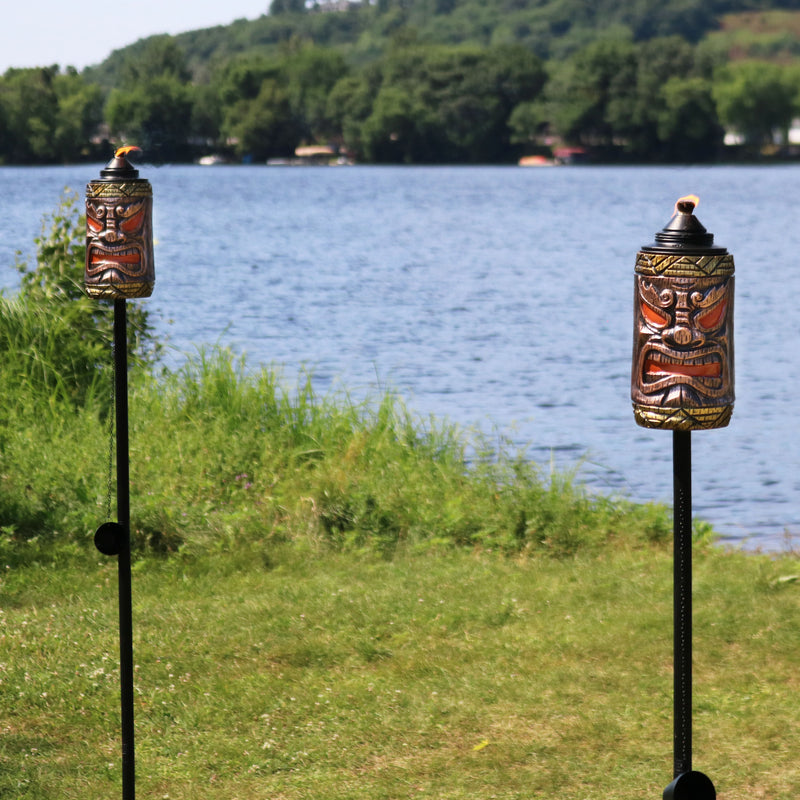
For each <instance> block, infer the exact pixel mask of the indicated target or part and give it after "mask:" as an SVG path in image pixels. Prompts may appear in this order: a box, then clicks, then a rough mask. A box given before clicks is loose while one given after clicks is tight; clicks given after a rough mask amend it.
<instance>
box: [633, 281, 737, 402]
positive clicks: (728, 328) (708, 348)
mask: <svg viewBox="0 0 800 800" xmlns="http://www.w3.org/2000/svg"><path fill="white" fill-rule="evenodd" d="M634 304H635V305H634V308H635V311H634V326H635V329H634V336H635V342H636V350H637V352H636V354H635V357H634V366H633V381H632V390H633V391H632V396H633V400H634V402H638V403H642V404H645V405H657V406H666V407H682V408H702V407H703V406H705V405H722V404H726V403H732V402H733V375H732V372H733V358H732V353H731V349H732V334H733V277H730V278H726V279H723V280H719V279H718V278H700V279H696V278H664V277H645V276H641V275H637V277H636V295H635V298H634Z"/></svg>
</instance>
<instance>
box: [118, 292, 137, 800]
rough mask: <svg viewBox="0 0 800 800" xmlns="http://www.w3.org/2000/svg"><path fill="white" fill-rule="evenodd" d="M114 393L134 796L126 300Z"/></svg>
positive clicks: (125, 735) (126, 724) (127, 794)
mask: <svg viewBox="0 0 800 800" xmlns="http://www.w3.org/2000/svg"><path fill="white" fill-rule="evenodd" d="M114 395H115V398H116V423H117V424H116V429H117V518H118V522H119V525H120V526H121V535H122V541H121V542H120V550H119V555H118V564H119V654H120V658H119V660H120V683H121V701H122V707H121V710H122V800H134V798H135V795H136V788H135V762H134V743H133V739H134V728H133V609H132V600H131V536H130V529H131V511H130V477H129V465H130V462H129V457H128V337H127V310H126V307H125V300H115V301H114Z"/></svg>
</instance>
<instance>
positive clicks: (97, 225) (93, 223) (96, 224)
mask: <svg viewBox="0 0 800 800" xmlns="http://www.w3.org/2000/svg"><path fill="white" fill-rule="evenodd" d="M86 224H87V225H88V227H90V228H91V229H92V230H93V231H94V232H95V233H100V231H101V230H103V223H102V222H100V220H98V219H95V218H94V217H92V216H90V215H88V214H87V216H86Z"/></svg>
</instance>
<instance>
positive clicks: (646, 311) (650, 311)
mask: <svg viewBox="0 0 800 800" xmlns="http://www.w3.org/2000/svg"><path fill="white" fill-rule="evenodd" d="M639 305H640V307H641V309H642V316H643V317H644V318H645V319H646V320H647V321H648V322H649V323H650V324H651V325H655V326H656V327H657V328H663V327H664V326H665V325H666V324H667V323H668V322H669V317H666V316H664V314H661V313H660V312H658V311H656V310H655V309H654V308H653V307H652V306H649V305H647V303H639Z"/></svg>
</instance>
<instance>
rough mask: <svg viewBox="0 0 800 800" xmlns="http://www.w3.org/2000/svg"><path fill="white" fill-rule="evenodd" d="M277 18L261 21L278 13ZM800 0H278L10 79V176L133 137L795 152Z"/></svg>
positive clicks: (461, 155)
mask: <svg viewBox="0 0 800 800" xmlns="http://www.w3.org/2000/svg"><path fill="white" fill-rule="evenodd" d="M266 10H267V9H266V8H265V11H266ZM796 116H800V0H784V2H774V1H773V2H768V1H767V0H627V1H623V0H375V2H374V3H359V2H348V1H347V0H318V2H316V3H314V4H311V3H310V2H309V1H308V0H273V2H272V5H271V7H270V8H269V13H265V14H264V15H263V16H261V17H260V18H259V19H256V20H238V21H236V22H234V23H233V24H231V25H228V26H220V27H215V28H210V29H204V30H197V31H188V32H186V33H184V34H180V35H178V36H175V37H171V36H167V35H164V36H155V37H151V38H149V39H144V40H140V41H138V42H133V43H131V45H130V46H129V47H126V48H124V49H122V50H119V51H116V52H115V53H113V54H111V56H110V57H108V58H107V59H106V60H105V61H104V62H103V63H101V64H99V65H97V66H95V67H92V68H90V69H87V70H85V71H84V72H83V73H77V72H76V71H75V70H68V69H60V68H59V67H58V66H50V67H43V68H41V69H35V70H9V71H8V72H7V73H6V74H5V75H4V76H3V77H2V78H0V163H35V162H47V161H50V162H63V161H74V160H76V159H80V158H97V157H98V156H101V157H102V156H105V155H107V154H108V153H109V152H110V150H111V147H112V143H114V142H118V141H123V140H124V141H126V142H135V143H138V144H140V145H142V146H143V147H144V148H145V149H146V150H147V151H148V154H149V157H151V158H153V159H155V160H177V161H183V160H191V159H193V158H196V157H197V156H199V155H202V154H208V153H217V154H220V155H223V156H225V157H227V158H229V159H231V160H234V161H238V160H251V161H253V162H257V163H259V162H263V161H265V160H267V159H269V158H276V157H288V156H291V155H293V153H294V151H295V149H296V148H297V147H298V146H299V145H303V144H328V145H332V146H333V147H334V148H335V149H338V150H339V151H341V152H344V153H346V154H347V155H349V156H350V157H352V158H354V159H355V160H358V161H364V162H388V163H485V162H508V161H513V160H516V159H517V158H518V157H519V156H520V155H523V154H533V153H540V154H543V155H551V154H552V151H553V149H554V148H555V147H559V146H561V147H563V146H568V147H577V148H581V149H583V150H584V151H585V152H586V153H587V154H588V155H589V156H590V157H592V158H594V159H596V160H604V161H607V160H627V161H647V162H675V161H699V160H714V159H720V158H725V157H731V155H732V154H733V152H734V150H733V149H732V148H730V147H727V148H726V147H723V135H724V132H725V131H726V130H727V131H728V132H729V133H730V134H731V135H736V136H737V137H738V139H737V141H739V142H741V147H740V148H738V149H737V150H736V153H737V155H741V154H742V151H744V153H745V154H746V155H747V156H748V157H756V156H759V155H763V154H764V153H774V152H779V153H782V154H790V153H791V150H790V149H789V148H788V147H787V146H786V142H787V131H788V129H789V126H790V124H791V121H792V119H793V118H794V117H796Z"/></svg>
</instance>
